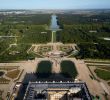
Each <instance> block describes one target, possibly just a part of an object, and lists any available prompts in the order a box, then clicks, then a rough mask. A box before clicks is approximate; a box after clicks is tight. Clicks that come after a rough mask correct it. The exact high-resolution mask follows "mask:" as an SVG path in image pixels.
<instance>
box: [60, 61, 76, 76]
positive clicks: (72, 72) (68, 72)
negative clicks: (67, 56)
mask: <svg viewBox="0 0 110 100" xmlns="http://www.w3.org/2000/svg"><path fill="white" fill-rule="evenodd" d="M61 70H62V73H61V74H62V75H64V76H65V77H66V78H75V77H76V76H77V74H78V73H77V70H76V67H75V65H74V63H73V62H72V61H66V60H65V61H62V62H61Z"/></svg>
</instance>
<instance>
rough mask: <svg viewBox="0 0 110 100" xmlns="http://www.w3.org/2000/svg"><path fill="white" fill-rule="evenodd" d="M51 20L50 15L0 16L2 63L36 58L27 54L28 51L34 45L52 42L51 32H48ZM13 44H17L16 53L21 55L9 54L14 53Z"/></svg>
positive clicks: (0, 52) (0, 56) (0, 54)
mask: <svg viewBox="0 0 110 100" xmlns="http://www.w3.org/2000/svg"><path fill="white" fill-rule="evenodd" d="M50 20H51V15H49V14H35V15H0V61H8V60H11V61H13V60H26V59H30V58H32V57H35V55H33V54H27V50H28V49H29V48H30V47H31V45H32V44H38V43H47V42H50V41H51V31H49V30H47V29H48V25H49V24H50ZM2 36H15V37H2ZM11 44H17V45H16V51H18V52H20V53H19V54H15V55H10V54H9V53H10V52H11V51H14V49H12V47H11V46H10V45H11ZM4 52H5V53H4Z"/></svg>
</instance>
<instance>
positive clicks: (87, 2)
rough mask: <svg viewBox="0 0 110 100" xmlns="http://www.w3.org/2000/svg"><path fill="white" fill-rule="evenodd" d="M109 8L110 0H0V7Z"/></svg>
mask: <svg viewBox="0 0 110 100" xmlns="http://www.w3.org/2000/svg"><path fill="white" fill-rule="evenodd" d="M82 8H84V9H86V8H90V9H91V8H92V9H95V8H110V0H0V9H82Z"/></svg>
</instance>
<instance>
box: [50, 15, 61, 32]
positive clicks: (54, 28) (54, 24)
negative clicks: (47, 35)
mask: <svg viewBox="0 0 110 100" xmlns="http://www.w3.org/2000/svg"><path fill="white" fill-rule="evenodd" d="M50 30H52V31H57V30H59V25H58V24H57V16H56V15H52V18H51V25H50Z"/></svg>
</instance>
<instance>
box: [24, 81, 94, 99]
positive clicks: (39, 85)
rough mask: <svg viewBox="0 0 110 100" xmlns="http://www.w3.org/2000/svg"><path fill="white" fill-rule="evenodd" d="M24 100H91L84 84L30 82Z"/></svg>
mask: <svg viewBox="0 0 110 100" xmlns="http://www.w3.org/2000/svg"><path fill="white" fill-rule="evenodd" d="M24 100H92V99H91V96H90V93H89V91H88V88H87V86H86V84H85V83H74V82H62V81H61V82H30V83H29V84H28V87H27V90H26V93H25V96H24Z"/></svg>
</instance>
